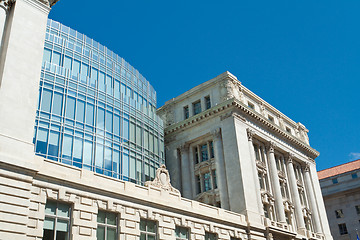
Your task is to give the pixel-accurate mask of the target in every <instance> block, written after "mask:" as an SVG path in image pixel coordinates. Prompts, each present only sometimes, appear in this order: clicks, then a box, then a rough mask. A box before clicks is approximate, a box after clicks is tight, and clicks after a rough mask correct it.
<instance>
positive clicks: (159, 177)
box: [145, 164, 180, 195]
mask: <svg viewBox="0 0 360 240" xmlns="http://www.w3.org/2000/svg"><path fill="white" fill-rule="evenodd" d="M145 186H146V187H149V186H154V187H158V188H161V189H163V190H165V191H169V192H173V193H177V194H179V195H180V191H179V190H177V189H176V188H174V187H173V186H171V183H170V175H169V171H168V170H167V169H166V167H165V165H164V164H163V165H161V166H160V167H159V168H158V169H157V170H156V176H155V178H154V180H153V181H147V182H145Z"/></svg>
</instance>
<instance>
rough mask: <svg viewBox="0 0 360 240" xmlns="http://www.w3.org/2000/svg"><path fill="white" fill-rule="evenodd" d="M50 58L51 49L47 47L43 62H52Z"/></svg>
mask: <svg viewBox="0 0 360 240" xmlns="http://www.w3.org/2000/svg"><path fill="white" fill-rule="evenodd" d="M50 60H51V50H49V49H46V48H45V49H44V55H43V63H45V62H50Z"/></svg>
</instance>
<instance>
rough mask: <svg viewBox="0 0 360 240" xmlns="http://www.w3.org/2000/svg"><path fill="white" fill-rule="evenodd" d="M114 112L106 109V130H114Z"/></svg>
mask: <svg viewBox="0 0 360 240" xmlns="http://www.w3.org/2000/svg"><path fill="white" fill-rule="evenodd" d="M112 120H113V119H112V113H111V112H109V111H106V131H108V132H112V124H113V121H112Z"/></svg>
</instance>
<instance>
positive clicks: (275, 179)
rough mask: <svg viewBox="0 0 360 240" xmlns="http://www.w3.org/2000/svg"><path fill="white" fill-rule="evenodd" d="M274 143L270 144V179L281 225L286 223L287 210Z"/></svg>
mask: <svg viewBox="0 0 360 240" xmlns="http://www.w3.org/2000/svg"><path fill="white" fill-rule="evenodd" d="M274 147H275V143H274V142H269V145H268V153H269V165H270V166H269V167H270V179H271V183H272V187H273V191H274V198H275V212H276V216H277V221H278V222H281V223H286V217H285V210H284V203H283V198H282V195H281V189H280V182H279V174H278V170H277V168H276V162H275V154H274Z"/></svg>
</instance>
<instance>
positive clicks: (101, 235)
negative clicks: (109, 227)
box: [96, 226, 105, 240]
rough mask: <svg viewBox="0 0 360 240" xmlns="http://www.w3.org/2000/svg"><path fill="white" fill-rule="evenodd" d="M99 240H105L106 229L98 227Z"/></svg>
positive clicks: (97, 235)
mask: <svg viewBox="0 0 360 240" xmlns="http://www.w3.org/2000/svg"><path fill="white" fill-rule="evenodd" d="M96 238H97V240H105V227H102V226H98V227H97V230H96Z"/></svg>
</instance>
